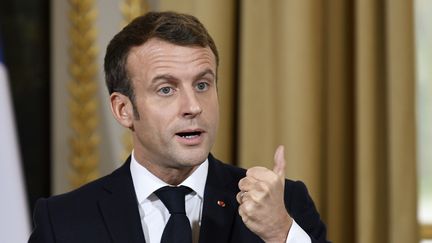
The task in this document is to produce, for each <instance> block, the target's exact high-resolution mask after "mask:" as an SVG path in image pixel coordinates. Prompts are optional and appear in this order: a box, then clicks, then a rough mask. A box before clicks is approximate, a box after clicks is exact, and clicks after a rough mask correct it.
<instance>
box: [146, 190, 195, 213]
mask: <svg viewBox="0 0 432 243" xmlns="http://www.w3.org/2000/svg"><path fill="white" fill-rule="evenodd" d="M191 191H192V189H190V188H189V187H186V186H178V187H176V186H164V187H161V188H159V189H158V190H156V191H155V192H154V193H155V194H156V196H157V197H158V198H159V199H160V200H161V201H162V203H163V204H164V205H165V207H166V208H167V209H168V211H169V212H170V214H186V211H185V196H186V195H187V194H189V193H190V192H191Z"/></svg>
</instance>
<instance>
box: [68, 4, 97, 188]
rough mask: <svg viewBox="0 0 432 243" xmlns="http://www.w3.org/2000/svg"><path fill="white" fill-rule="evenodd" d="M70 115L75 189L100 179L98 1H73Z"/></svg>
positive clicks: (71, 162)
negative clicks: (96, 26)
mask: <svg viewBox="0 0 432 243" xmlns="http://www.w3.org/2000/svg"><path fill="white" fill-rule="evenodd" d="M69 5H70V11H69V21H70V29H69V37H70V42H71V43H70V48H69V52H68V54H69V72H70V75H71V80H70V82H69V85H68V90H69V94H70V100H69V114H70V126H71V130H72V134H71V136H70V139H69V142H70V159H69V165H70V168H71V173H70V176H69V179H70V185H71V186H72V188H76V187H79V186H81V185H83V184H85V183H87V182H90V181H92V180H94V179H96V178H98V177H99V175H100V172H99V161H100V152H99V144H100V135H99V132H98V125H99V114H98V108H99V105H98V101H97V97H98V94H97V89H98V82H97V70H98V67H97V62H96V56H97V54H98V48H97V45H96V35H97V32H96V29H95V27H94V22H95V19H96V16H97V11H96V9H95V7H94V0H69Z"/></svg>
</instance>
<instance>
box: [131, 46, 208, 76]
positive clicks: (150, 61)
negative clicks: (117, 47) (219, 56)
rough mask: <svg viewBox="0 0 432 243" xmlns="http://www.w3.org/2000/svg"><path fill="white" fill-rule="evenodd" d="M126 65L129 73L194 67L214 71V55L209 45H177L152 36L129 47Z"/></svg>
mask: <svg viewBox="0 0 432 243" xmlns="http://www.w3.org/2000/svg"><path fill="white" fill-rule="evenodd" d="M127 66H128V71H129V72H130V74H131V75H138V74H143V72H145V73H144V74H148V73H149V72H152V73H153V72H157V73H160V72H169V71H170V70H171V71H172V70H173V69H175V70H177V71H188V70H191V69H196V68H206V69H209V68H210V69H212V70H213V72H215V71H216V57H215V56H214V54H213V52H212V51H211V49H210V48H209V47H201V46H179V45H175V44H172V43H169V42H166V41H163V40H160V39H155V38H153V39H150V40H149V41H147V42H146V43H144V44H143V45H140V46H136V47H133V48H131V50H130V52H129V55H128V58H127Z"/></svg>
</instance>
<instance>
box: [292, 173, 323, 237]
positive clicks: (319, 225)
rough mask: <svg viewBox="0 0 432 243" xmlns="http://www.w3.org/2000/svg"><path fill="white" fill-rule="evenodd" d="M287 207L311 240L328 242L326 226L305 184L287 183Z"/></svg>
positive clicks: (299, 182)
mask: <svg viewBox="0 0 432 243" xmlns="http://www.w3.org/2000/svg"><path fill="white" fill-rule="evenodd" d="M285 206H286V207H287V210H288V212H289V214H290V215H291V217H293V218H294V219H295V221H296V222H297V224H298V225H299V226H300V227H301V228H302V229H303V230H304V231H306V233H308V235H309V236H310V238H311V241H312V242H313V243H318V242H328V241H327V240H326V237H327V236H326V232H327V230H326V226H325V225H324V223H323V222H322V221H321V218H320V215H319V213H318V211H317V209H316V207H315V204H314V202H313V200H312V198H311V197H310V195H309V193H308V190H307V188H306V186H305V184H304V183H303V182H301V181H295V182H293V183H289V182H288V181H286V183H285Z"/></svg>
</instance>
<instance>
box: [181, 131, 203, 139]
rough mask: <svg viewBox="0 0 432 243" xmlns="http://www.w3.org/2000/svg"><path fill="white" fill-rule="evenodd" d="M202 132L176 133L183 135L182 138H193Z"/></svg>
mask: <svg viewBox="0 0 432 243" xmlns="http://www.w3.org/2000/svg"><path fill="white" fill-rule="evenodd" d="M201 133H202V132H201V131H193V132H179V133H176V135H177V136H179V137H182V138H186V139H191V138H196V137H199V136H200V135H201Z"/></svg>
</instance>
